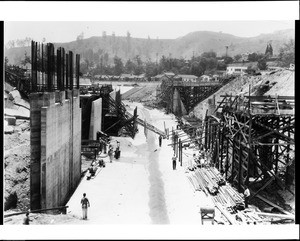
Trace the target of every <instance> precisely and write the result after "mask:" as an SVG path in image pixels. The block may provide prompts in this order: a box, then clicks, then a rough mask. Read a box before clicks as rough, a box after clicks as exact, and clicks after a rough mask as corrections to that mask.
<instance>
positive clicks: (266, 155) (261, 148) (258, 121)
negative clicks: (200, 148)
mask: <svg viewBox="0 0 300 241" xmlns="http://www.w3.org/2000/svg"><path fill="white" fill-rule="evenodd" d="M222 97H223V99H222V101H221V102H220V103H219V106H218V107H217V108H216V111H215V113H214V115H211V116H207V117H206V120H205V147H206V148H207V149H209V150H210V151H211V154H212V160H213V163H214V164H215V165H216V167H217V168H218V169H219V170H220V171H224V172H225V175H226V178H227V179H228V180H229V181H230V182H231V183H232V184H233V185H235V186H236V187H237V188H238V190H239V191H242V190H243V189H244V188H245V186H249V187H250V188H251V186H253V185H255V184H256V183H257V182H260V183H261V184H262V185H260V188H259V189H258V190H257V191H256V192H255V193H254V195H252V196H251V198H253V197H254V196H256V195H257V194H258V193H259V192H260V191H262V190H263V189H265V188H266V187H267V186H268V185H270V184H271V183H272V182H274V181H275V182H276V184H278V185H279V186H280V187H281V188H282V189H287V190H289V186H290V184H291V182H292V181H293V175H294V174H293V173H291V172H293V170H292V165H294V162H295V156H294V153H295V141H294V135H295V116H294V107H295V102H294V97H290V96H245V97H244V96H229V95H223V96H222ZM289 191H290V192H291V193H292V194H294V193H293V192H292V191H291V190H289Z"/></svg>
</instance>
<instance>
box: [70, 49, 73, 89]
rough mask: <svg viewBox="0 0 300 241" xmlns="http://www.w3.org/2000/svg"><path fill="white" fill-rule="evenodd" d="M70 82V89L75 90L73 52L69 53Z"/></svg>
mask: <svg viewBox="0 0 300 241" xmlns="http://www.w3.org/2000/svg"><path fill="white" fill-rule="evenodd" d="M69 69H70V70H69V76H70V77H69V80H70V85H69V89H70V90H73V84H74V83H73V82H74V81H73V52H72V51H69Z"/></svg>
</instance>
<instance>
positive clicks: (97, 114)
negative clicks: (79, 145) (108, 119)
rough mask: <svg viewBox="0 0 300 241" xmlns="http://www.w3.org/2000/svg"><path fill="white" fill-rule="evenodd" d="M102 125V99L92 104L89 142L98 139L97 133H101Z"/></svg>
mask: <svg viewBox="0 0 300 241" xmlns="http://www.w3.org/2000/svg"><path fill="white" fill-rule="evenodd" d="M101 124H102V98H99V99H97V100H94V101H93V102H92V110H91V122H90V133H89V140H96V139H97V131H101Z"/></svg>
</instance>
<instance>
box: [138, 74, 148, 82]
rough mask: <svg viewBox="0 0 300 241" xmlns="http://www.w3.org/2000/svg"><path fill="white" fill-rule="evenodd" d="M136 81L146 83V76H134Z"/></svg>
mask: <svg viewBox="0 0 300 241" xmlns="http://www.w3.org/2000/svg"><path fill="white" fill-rule="evenodd" d="M136 80H137V81H146V80H147V78H146V74H140V75H137V76H136Z"/></svg>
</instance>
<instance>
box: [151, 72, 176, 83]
mask: <svg viewBox="0 0 300 241" xmlns="http://www.w3.org/2000/svg"><path fill="white" fill-rule="evenodd" d="M174 76H175V74H174V73H173V72H165V73H162V74H158V75H156V76H154V77H151V81H162V80H163V79H172V78H173V77H174Z"/></svg>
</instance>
